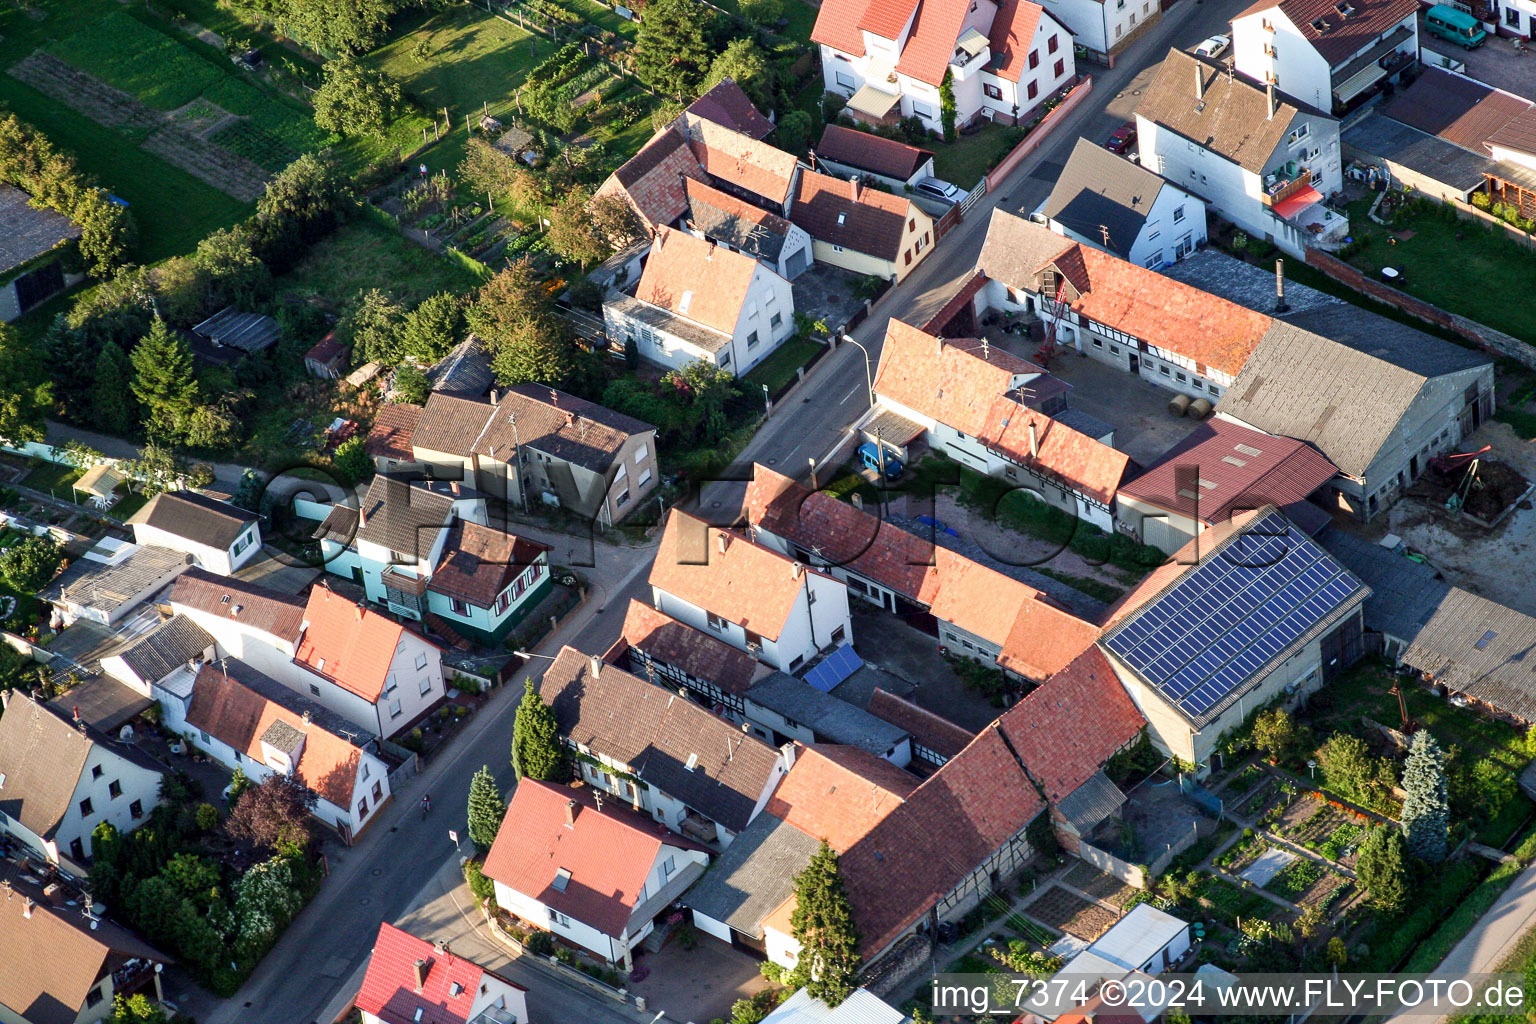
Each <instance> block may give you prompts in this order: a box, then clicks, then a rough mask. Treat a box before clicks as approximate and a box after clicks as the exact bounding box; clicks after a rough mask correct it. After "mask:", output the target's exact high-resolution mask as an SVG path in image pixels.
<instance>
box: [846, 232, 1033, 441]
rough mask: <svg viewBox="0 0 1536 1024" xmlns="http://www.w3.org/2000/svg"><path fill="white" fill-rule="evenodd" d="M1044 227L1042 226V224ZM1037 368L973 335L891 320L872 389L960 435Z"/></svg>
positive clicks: (977, 427) (978, 427)
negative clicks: (948, 334)
mask: <svg viewBox="0 0 1536 1024" xmlns="http://www.w3.org/2000/svg"><path fill="white" fill-rule="evenodd" d="M1042 230H1043V229H1042ZM1042 372H1044V371H1042V370H1041V369H1040V367H1038V366H1036V365H1035V364H1033V363H1030V362H1027V361H1026V360H1023V359H1020V358H1019V357H1018V356H1016V355H1013V354H1012V353H1011V352H1006V351H1004V350H1003V349H1000V348H998V347H996V346H988V347H985V348H983V345H982V342H980V341H978V340H976V339H974V338H937V337H934V336H933V335H931V334H926V333H924V332H923V331H921V330H918V329H917V328H916V327H913V326H911V325H909V324H905V323H903V322H902V321H900V320H897V319H895V318H894V317H893V318H892V319H891V321H890V324H889V325H888V326H887V328H886V332H885V348H884V349H882V350H881V353H880V367H879V370H878V371H877V372H876V374H875V392H876V394H878V395H881V396H883V397H886V398H889V399H890V400H892V401H894V402H898V403H900V404H901V405H904V406H906V407H907V408H908V409H911V410H913V411H914V412H919V413H922V414H923V415H925V416H931V417H933V418H934V419H935V420H938V421H939V422H940V423H944V424H947V425H948V426H951V427H953V428H955V429H956V430H958V431H960V432H961V433H964V434H970V435H972V436H976V435H979V434H981V433H983V432H984V431H985V430H986V429H987V425H988V423H990V413H991V409H992V403H993V402H994V401H995V400H996V399H997V397H998V396H999V395H1002V394H1005V393H1006V392H1007V391H1008V390H1009V388H1011V387H1013V386H1014V381H1015V379H1017V378H1022V377H1026V376H1030V375H1033V374H1039V373H1042Z"/></svg>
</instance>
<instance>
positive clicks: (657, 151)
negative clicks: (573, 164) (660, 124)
mask: <svg viewBox="0 0 1536 1024" xmlns="http://www.w3.org/2000/svg"><path fill="white" fill-rule="evenodd" d="M685 177H687V178H697V179H699V180H700V181H703V180H704V171H703V169H702V168H701V167H699V161H698V160H697V159H695V158H694V155H693V152H692V151H691V150H690V149H689V148H688V140H687V139H686V138H684V137H683V133H682V132H680V131H678V130H677V129H676V128H675V127H673V126H672V125H667V126H666V127H665V128H662V129H661V130H659V131H658V132H657V133H656V134H655V135H653V136H651V141H649V142H647V143H646V144H645V146H644V148H642V149H641V150H640V152H638V153H636V154H635V155H634V156H633V157H631V158H630V159H629V160H628V161H626V162H625V163H624V164H623V165H622V166H620V167H619V169H618V170H617V171H615V172H613V173H612V174H610V175H609V176H608V180H607V181H605V182H603V184H602V186H601V187H599V188H598V190H597V193H596V194H597V195H599V196H610V195H616V196H622V197H624V198H625V199H627V200H629V204H630V205H631V206H632V207H634V209H635V212H636V213H638V214H639V215H640V218H641V219H642V220H643V221H644V222H645V224H646V226H647V227H649V228H653V229H654V228H656V227H659V226H661V225H663V224H670V223H672V222H673V221H674V220H676V219H677V218H678V217H680V216H682V214H683V211H684V210H685V209H686V208H687V202H686V199H685V197H684V195H683V179H684V178H685Z"/></svg>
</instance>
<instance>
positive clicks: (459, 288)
mask: <svg viewBox="0 0 1536 1024" xmlns="http://www.w3.org/2000/svg"><path fill="white" fill-rule="evenodd" d="M476 283H477V282H476V281H475V279H474V278H473V277H471V276H470V275H469V274H468V273H466V272H465V271H463V270H461V269H460V268H459V267H458V266H456V265H454V264H452V263H449V262H448V261H447V260H446V259H444V258H443V257H442V256H439V255H437V254H436V253H434V252H431V251H430V250H428V249H424V248H422V247H421V246H419V245H416V244H415V243H414V242H410V241H407V240H406V239H405V238H403V237H401V236H400V235H399V234H397V233H396V232H394V231H391V230H389V229H388V228H386V227H384V226H383V225H380V224H377V223H375V222H373V221H370V220H355V221H353V222H351V223H350V224H347V225H345V226H344V227H342V228H341V229H340V230H339V231H337V232H336V233H335V234H333V235H331V236H330V237H329V238H327V239H325V240H324V241H322V242H320V243H319V244H318V245H316V246H315V247H314V248H313V249H312V250H310V252H309V255H307V256H306V257H305V258H304V260H303V261H302V262H301V263H300V264H299V265H298V266H296V267H294V268H293V270H291V271H289V272H288V273H287V274H284V275H283V276H282V277H281V278H279V279H278V288H279V290H280V291H289V292H297V293H301V294H311V295H317V296H320V297H322V298H323V299H325V300H326V301H327V302H330V303H331V304H333V305H335V306H340V305H341V304H342V303H345V302H348V301H350V300H351V298H352V297H353V296H354V295H356V294H357V293H358V292H359V291H362V290H364V289H367V288H387V289H389V290H390V291H392V292H394V294H395V295H396V297H398V298H401V299H403V300H404V301H407V302H410V303H415V302H419V301H420V300H422V299H424V298H426V297H427V296H428V295H431V294H433V293H434V292H440V291H452V292H464V291H468V290H469V289H470V288H472V287H474V286H475V284H476Z"/></svg>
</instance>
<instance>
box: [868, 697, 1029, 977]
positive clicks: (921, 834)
mask: <svg viewBox="0 0 1536 1024" xmlns="http://www.w3.org/2000/svg"><path fill="white" fill-rule="evenodd" d="M1044 809H1045V802H1044V801H1043V800H1041V798H1040V794H1039V793H1038V792H1037V791H1036V790H1035V787H1034V784H1033V783H1032V782H1031V781H1030V779H1029V777H1028V776H1027V775H1025V773H1024V770H1023V768H1022V767H1021V766H1020V764H1019V761H1018V759H1017V758H1016V757H1015V756H1014V754H1013V752H1012V751H1011V750H1009V748H1008V744H1007V742H1006V741H1005V740H1004V738H1003V736H1002V733H1001V732H1000V731H999V730H998V728H997V726H996V724H995V723H994V724H993V725H991V726H988V727H987V728H986V729H984V730H982V731H981V733H980V734H978V735H977V737H976V738H975V739H974V740H972V741H971V743H970V745H968V746H967V747H966V748H965V749H964V750H962V751H961V752H960V753H959V754H958V755H957V756H955V757H954V758H952V759H951V760H950V761H949V762H948V763H947V764H945V765H944V767H942V768H940V769H939V770H938V771H937V772H935V773H934V774H933V775H932V776H931V777H930V778H929V779H928V780H927V781H925V782H924V783H923V784H922V785H920V786H918V787H917V789H916V790H914V791H913V792H912V795H911V796H909V797H908V798H907V801H906V802H905V803H903V804H902V805H901V806H900V807H897V808H896V809H895V810H893V811H892V812H891V813H890V814H888V815H886V816H885V818H883V819H882V820H881V821H880V823H879V824H878V825H876V826H875V827H874V828H873V829H872V830H870V832H869V833H868V834H867V835H865V836H864V838H863V839H860V840H859V841H858V842H857V843H855V844H854V845H853V846H852V847H850V848H849V850H848V851H847V852H846V853H845V854H843V856H842V858H841V863H840V867H841V869H842V875H843V880H844V882H845V884H846V885H847V887H848V896H849V899H850V901H851V902H852V904H853V917H854V923H855V924H856V925H857V926H858V929H859V937H860V941H861V944H862V948H863V952H864V954H865V955H866V956H872V955H874V954H876V953H878V952H880V951H881V950H883V949H884V948H885V947H886V946H888V945H890V943H891V942H893V941H894V940H895V939H896V938H897V937H898V936H899V935H900V934H901V933H902V932H903V931H905V930H906V929H907V928H908V927H910V926H911V925H912V924H913V923H914V922H915V921H917V920H918V919H919V918H921V917H922V916H923V914H925V913H926V912H927V911H928V909H929V908H931V907H932V906H933V905H934V904H935V903H936V902H937V901H938V900H939V899H940V898H941V897H942V896H943V895H944V894H945V893H947V892H948V891H949V890H950V889H952V888H954V887H955V886H956V885H957V884H959V883H960V882H961V881H962V880H963V879H965V877H966V876H967V875H969V874H970V873H971V872H972V871H974V870H975V869H976V868H977V867H979V866H980V865H981V864H982V863H983V862H984V861H985V860H986V859H987V858H988V857H989V856H991V855H992V854H993V853H994V852H995V851H996V850H997V849H998V848H1000V847H1001V846H1002V845H1003V844H1004V843H1006V842H1008V840H1009V839H1011V838H1012V837H1013V836H1014V835H1016V834H1017V833H1019V832H1021V831H1023V829H1024V828H1025V827H1026V826H1028V825H1029V823H1030V822H1031V821H1032V820H1034V818H1035V816H1036V815H1038V814H1039V813H1040V812H1041V811H1042V810H1044Z"/></svg>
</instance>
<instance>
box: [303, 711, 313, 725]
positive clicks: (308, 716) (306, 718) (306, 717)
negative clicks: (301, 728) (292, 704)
mask: <svg viewBox="0 0 1536 1024" xmlns="http://www.w3.org/2000/svg"><path fill="white" fill-rule="evenodd" d="M313 721H314V716H313V715H312V714H310V712H308V711H306V712H304V724H305V725H309V724H310V723H312V722H313Z"/></svg>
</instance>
